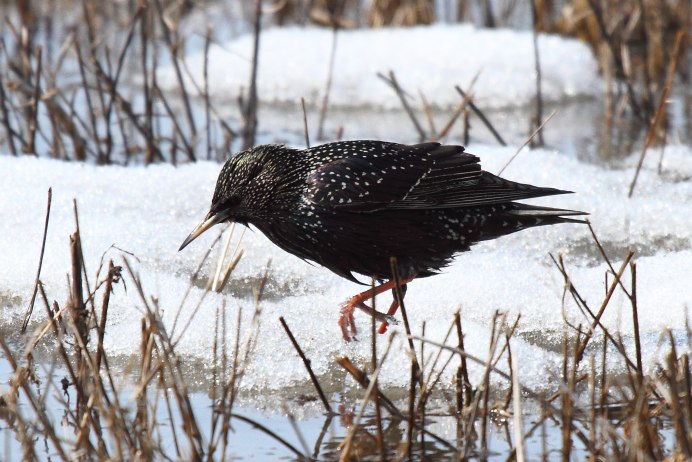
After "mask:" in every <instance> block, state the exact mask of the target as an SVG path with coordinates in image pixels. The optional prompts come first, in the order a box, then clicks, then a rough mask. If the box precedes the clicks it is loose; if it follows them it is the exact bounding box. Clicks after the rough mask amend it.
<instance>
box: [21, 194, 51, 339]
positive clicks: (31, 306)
mask: <svg viewBox="0 0 692 462" xmlns="http://www.w3.org/2000/svg"><path fill="white" fill-rule="evenodd" d="M52 200H53V188H48V199H47V201H46V220H45V222H44V225H43V239H42V240H41V253H40V255H39V257H38V269H37V270H36V278H35V279H34V292H33V293H32V294H31V301H30V302H29V308H27V310H26V314H25V315H24V322H23V323H22V334H25V333H26V327H27V326H28V325H29V319H30V318H31V313H32V312H33V311H34V302H35V301H36V293H37V292H38V282H39V278H40V277H41V268H42V267H43V254H44V253H45V251H46V237H47V235H48V221H49V220H50V205H51V202H52Z"/></svg>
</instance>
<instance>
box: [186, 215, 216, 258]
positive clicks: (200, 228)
mask: <svg viewBox="0 0 692 462" xmlns="http://www.w3.org/2000/svg"><path fill="white" fill-rule="evenodd" d="M227 218H228V214H227V213H223V212H222V213H214V212H209V213H208V214H207V216H205V217H204V219H203V220H202V221H200V222H199V224H198V225H197V226H195V229H193V230H192V232H191V233H190V235H189V236H188V237H186V238H185V240H184V241H183V243H182V245H181V246H180V248H179V249H178V252H180V251H181V250H183V249H184V248H185V247H187V245H188V244H189V243H190V242H192V241H194V240H195V239H197V238H198V237H199V236H200V235H202V233H204V232H205V231H206V230H208V229H209V228H211V227H212V226H214V225H216V224H219V223H221V222H222V221H224V220H226V219H227Z"/></svg>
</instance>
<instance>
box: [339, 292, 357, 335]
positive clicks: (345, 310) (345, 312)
mask: <svg viewBox="0 0 692 462" xmlns="http://www.w3.org/2000/svg"><path fill="white" fill-rule="evenodd" d="M353 309H354V307H353V304H352V303H350V301H349V302H347V303H346V304H345V305H344V306H342V307H341V316H339V327H340V328H341V336H342V337H343V338H344V340H345V341H347V342H350V341H351V340H358V339H357V338H356V334H357V333H358V330H357V329H356V320H355V319H354V317H353ZM349 330H350V331H351V333H350V335H349Z"/></svg>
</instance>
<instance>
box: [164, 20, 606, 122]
mask: <svg viewBox="0 0 692 462" xmlns="http://www.w3.org/2000/svg"><path fill="white" fill-rule="evenodd" d="M336 40H337V43H336V55H335V59H334V72H333V80H332V90H331V92H330V96H329V104H330V106H331V107H334V106H349V107H350V106H356V107H360V106H378V107H383V108H400V107H401V103H400V101H399V99H398V97H397V96H396V94H395V93H394V92H393V91H392V90H391V89H390V88H388V86H387V84H385V83H384V82H383V81H382V80H381V79H380V78H378V77H377V73H378V72H379V73H382V74H385V75H386V74H388V72H389V71H390V70H391V71H393V72H394V73H395V75H396V78H397V80H398V81H399V83H400V84H401V86H402V87H403V88H404V89H405V90H406V91H407V92H409V93H410V95H411V96H412V99H413V101H412V105H413V106H415V107H419V106H420V102H419V99H420V98H419V96H418V92H419V91H420V92H421V93H422V94H423V95H425V98H426V99H427V100H428V101H429V102H430V103H431V104H432V105H435V106H438V107H440V108H445V109H447V108H454V107H456V106H457V105H458V104H459V103H460V102H461V97H460V96H459V94H458V93H457V92H456V91H455V90H454V86H455V85H459V86H460V87H461V88H462V89H465V90H466V89H468V87H469V84H470V83H471V82H472V81H473V79H474V78H475V77H476V76H478V79H477V81H476V82H475V84H474V85H473V87H472V92H473V95H474V101H475V102H476V104H477V105H478V106H479V107H482V108H484V109H487V108H499V107H509V106H521V105H525V104H529V103H531V102H532V101H533V99H534V97H535V93H536V83H535V82H536V73H535V64H534V51H533V35H532V33H531V32H530V31H514V30H508V29H492V30H491V29H479V28H476V27H474V26H472V25H443V24H438V25H434V26H425V27H413V28H382V29H369V30H342V31H339V33H338V35H337V39H336ZM332 41H333V35H332V32H331V30H329V29H320V28H312V27H308V28H299V27H284V28H273V29H268V30H265V31H263V32H262V35H261V37H260V49H259V61H258V62H259V67H258V77H257V92H258V95H259V98H260V100H261V101H262V102H264V103H292V104H295V103H296V102H299V101H300V98H301V97H304V98H305V100H306V101H307V102H308V103H311V104H315V105H317V104H319V103H320V101H321V100H322V97H323V96H322V95H323V94H324V89H325V82H326V79H327V73H328V63H329V60H330V55H331V49H332ZM538 47H539V57H540V64H541V70H542V75H541V77H542V94H543V99H544V101H546V102H551V101H561V100H563V99H565V98H574V97H582V96H587V97H596V96H598V95H600V94H601V92H602V87H603V85H602V82H601V79H600V78H599V76H598V70H597V63H596V60H595V58H594V57H593V54H592V52H591V50H590V49H589V48H588V46H587V45H585V44H584V43H582V42H580V41H578V40H575V39H567V38H563V37H559V36H556V35H548V34H540V35H539V37H538ZM252 55H253V37H252V35H244V36H241V37H239V38H237V39H234V40H231V41H229V42H226V43H222V44H214V45H212V46H211V47H210V49H209V56H208V66H209V75H211V76H214V78H213V79H212V80H211V81H210V88H211V91H212V93H213V94H214V95H216V96H217V97H219V98H226V99H228V100H229V101H230V100H235V98H236V97H237V96H238V95H239V94H241V93H243V92H244V93H247V88H248V85H249V81H250V73H251V64H252ZM186 64H187V67H188V68H189V69H190V71H191V76H192V78H193V79H194V80H195V81H196V82H198V83H200V82H203V69H204V55H203V53H202V52H201V51H198V52H196V53H195V52H193V53H191V54H189V55H188V56H187V58H186ZM158 83H159V85H160V86H161V87H163V88H167V89H169V90H170V91H173V89H175V88H177V86H178V83H177V78H176V76H175V72H174V70H173V68H172V67H170V66H169V67H168V68H163V69H161V71H160V74H159V75H158Z"/></svg>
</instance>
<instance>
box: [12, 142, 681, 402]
mask: <svg viewBox="0 0 692 462" xmlns="http://www.w3.org/2000/svg"><path fill="white" fill-rule="evenodd" d="M469 151H471V152H474V153H477V154H479V155H481V156H482V158H483V165H484V167H485V168H486V169H488V170H490V171H494V172H496V171H498V170H499V168H500V167H501V166H502V165H504V163H505V162H506V160H507V159H508V158H509V157H510V156H511V155H512V154H513V150H512V149H510V148H496V147H488V146H472V147H471V148H470V149H469ZM691 156H692V149H690V148H687V147H669V148H668V149H667V150H666V156H665V158H664V169H663V170H664V171H663V174H661V175H659V174H658V173H657V170H656V167H657V166H656V162H657V160H658V159H657V158H656V159H654V157H657V156H651V160H647V162H646V163H645V166H644V169H643V171H642V173H641V175H640V178H639V183H638V186H637V190H636V192H635V195H634V198H633V199H629V200H628V199H627V197H626V193H627V188H628V186H629V182H630V180H631V178H632V176H633V172H634V167H633V165H634V164H635V162H636V159H635V156H632V157H631V159H630V162H629V164H630V166H625V167H623V168H622V169H620V170H603V169H601V168H598V167H595V166H593V165H589V164H584V163H581V162H579V161H577V160H575V159H573V158H570V157H567V156H565V155H564V154H562V153H559V152H552V151H547V150H534V151H525V152H523V153H522V154H521V155H520V156H519V157H518V158H517V159H516V160H515V161H514V163H512V164H511V166H510V167H509V168H508V169H507V171H506V172H505V173H504V176H506V177H508V178H511V179H514V180H518V181H523V182H529V183H534V184H539V185H546V186H554V187H558V188H564V189H571V190H574V191H576V192H577V194H575V195H570V196H559V197H550V198H544V199H539V200H537V201H536V202H537V203H541V204H545V205H552V206H559V207H565V208H572V209H578V210H586V211H589V212H590V213H591V220H592V221H593V223H594V227H595V229H596V232H597V233H598V234H599V237H600V238H601V240H602V241H603V243H604V245H605V247H606V249H607V250H608V251H609V252H610V254H611V257H613V258H614V260H615V262H614V264H615V265H616V266H617V265H619V264H620V261H621V260H622V257H623V255H624V253H625V250H626V249H627V248H630V247H632V248H635V249H637V250H638V253H639V256H638V257H637V275H638V280H637V295H638V300H639V316H640V326H641V330H642V343H643V351H644V353H645V361H646V364H648V367H651V366H652V365H653V364H654V362H655V360H656V359H657V356H658V355H659V351H660V347H659V346H658V338H659V334H660V333H661V331H662V329H664V328H666V327H670V328H672V329H673V330H674V331H675V332H676V333H678V334H679V333H681V332H682V331H683V329H684V320H685V314H686V309H687V308H686V307H688V306H690V305H692V290H690V287H689V269H690V268H692V245H691V243H692V214H690V213H687V212H686V211H689V204H690V203H691V202H692V183H691V182H690V181H689V178H690V176H692V163H691V162H690V159H691V158H692V157H691ZM218 170H219V165H216V164H211V163H204V162H200V163H198V164H196V165H186V166H183V167H179V168H173V167H170V166H167V165H158V166H151V167H147V168H140V167H128V168H123V167H94V166H90V165H82V164H76V163H62V162H56V161H50V160H37V159H33V158H12V157H9V156H0V184H1V185H2V194H1V195H0V216H2V217H3V219H2V221H1V222H0V255H1V256H2V261H3V264H2V265H0V302H2V305H3V306H2V315H3V321H2V322H3V323H5V325H6V326H7V325H9V326H12V325H14V326H17V325H18V324H19V322H20V320H21V318H22V315H23V313H24V309H25V307H26V305H27V303H28V300H29V298H30V295H31V291H32V287H33V280H34V276H35V272H36V265H37V263H38V258H39V252H40V244H41V242H40V241H41V235H42V229H43V219H44V210H45V201H46V191H47V189H48V187H49V186H52V187H53V206H52V213H51V217H50V226H49V232H48V239H47V244H46V254H45V260H44V265H43V269H42V273H41V279H42V281H43V282H44V284H45V287H46V292H47V293H48V295H49V298H50V299H51V300H52V299H56V300H58V302H59V303H63V302H64V300H65V299H66V290H65V287H66V282H65V274H66V273H67V271H68V268H69V253H68V242H69V240H68V236H69V234H70V233H72V232H73V230H74V220H73V212H72V203H71V201H72V198H76V199H77V203H78V205H79V212H80V225H81V231H82V240H83V244H84V251H85V256H86V264H87V271H88V272H89V274H90V275H93V274H94V273H95V271H96V266H97V263H98V261H99V258H100V257H101V255H102V254H103V253H104V252H107V257H110V258H113V259H114V260H115V261H116V264H122V258H123V253H122V252H121V251H120V250H118V249H123V250H125V251H128V252H131V253H132V254H134V257H132V256H128V257H127V258H128V259H129V261H130V263H131V264H132V265H133V267H134V268H135V270H136V271H137V272H138V273H139V275H140V276H141V278H142V281H143V285H144V289H145V291H146V293H147V294H149V295H154V296H156V297H157V298H158V303H159V306H160V307H161V309H162V310H163V320H164V323H165V324H166V325H167V326H168V328H169V329H170V328H171V326H172V325H173V322H174V319H175V318H176V313H177V309H178V306H179V304H180V302H181V300H182V299H183V295H184V293H185V291H186V290H187V288H188V285H189V279H190V274H191V273H192V272H193V271H194V269H195V268H196V266H197V264H198V261H199V260H200V259H201V257H202V255H203V254H204V252H205V250H206V248H207V246H208V245H209V244H210V243H211V242H212V240H213V238H214V232H211V233H209V235H205V236H202V237H201V238H200V239H198V240H197V241H195V243H193V244H192V245H191V246H190V247H188V248H187V249H185V251H184V252H182V253H178V252H177V249H178V246H179V245H180V243H181V242H182V240H183V239H184V238H185V236H186V235H187V234H188V232H189V231H190V230H191V229H192V227H193V226H194V225H195V224H196V223H197V221H198V220H199V219H200V218H201V217H202V215H203V214H204V213H205V212H206V209H207V207H208V204H209V201H210V198H211V194H212V190H213V187H214V182H215V179H216V175H217V173H218ZM685 178H687V179H685ZM113 245H114V246H116V247H117V249H116V248H112V247H111V246H113ZM243 246H244V248H245V250H246V253H245V256H244V257H243V259H242V260H241V263H240V265H239V266H238V268H237V270H236V272H235V273H234V279H233V280H232V281H231V286H232V287H231V291H232V293H233V294H234V295H230V294H225V295H216V294H210V295H208V296H207V297H206V299H205V300H204V301H203V303H202V304H201V305H200V306H199V308H198V309H197V310H196V311H195V309H196V308H197V302H198V300H199V299H200V297H201V295H202V293H203V291H202V289H200V288H197V287H194V288H193V289H192V292H191V294H190V296H189V298H188V300H187V302H186V303H185V304H184V306H183V308H182V312H181V315H180V320H179V321H178V325H177V327H176V333H175V334H174V337H176V336H177V335H179V334H180V333H181V332H182V328H183V326H184V325H185V324H186V323H187V320H188V319H189V318H190V317H192V316H193V315H194V317H193V319H192V321H191V322H190V324H189V327H188V328H187V330H186V332H185V333H184V335H183V336H182V339H181V340H180V342H179V344H178V352H179V353H181V354H184V355H186V356H187V357H189V358H192V359H194V360H196V361H199V362H201V363H202V364H206V365H209V364H211V361H212V358H213V353H212V345H213V337H214V335H213V332H214V329H215V313H216V310H217V309H218V308H220V307H222V306H225V310H226V312H227V313H228V332H234V331H235V327H234V326H235V319H236V316H237V310H238V309H239V308H242V310H243V311H242V314H243V316H242V323H243V324H242V326H243V327H242V328H241V331H242V332H244V333H246V332H248V331H249V330H250V328H249V326H250V318H251V316H252V313H253V311H254V304H253V302H252V298H251V296H250V293H251V289H250V287H251V286H252V285H253V282H257V281H258V280H259V279H260V275H261V274H262V272H263V271H264V268H265V267H266V265H267V262H268V260H270V259H271V260H272V264H271V268H270V270H269V285H268V288H267V298H266V299H265V300H264V301H263V302H262V303H261V305H260V306H261V314H260V328H259V335H258V337H257V343H256V349H255V353H254V356H253V358H252V362H251V366H250V368H249V369H248V371H247V375H246V377H245V379H244V380H245V381H244V383H243V386H244V387H245V388H249V389H257V390H262V389H264V390H266V389H278V388H282V387H287V386H297V385H301V384H304V383H306V381H307V375H306V373H305V371H304V369H303V367H302V365H301V364H300V362H299V359H298V358H297V356H296V355H295V353H294V351H293V350H292V349H291V347H290V345H289V343H288V341H287V339H286V336H285V333H284V332H283V330H282V328H281V326H280V324H279V322H278V317H279V316H281V315H282V316H284V317H285V318H286V320H287V322H288V324H289V325H290V326H291V327H292V329H293V332H294V334H295V336H296V338H297V339H298V341H299V342H300V344H301V345H302V347H303V348H304V350H305V352H306V354H307V356H308V357H309V358H310V359H311V360H312V365H313V367H314V368H315V372H316V373H317V374H322V375H326V374H329V373H330V371H332V370H334V359H335V358H336V357H337V356H339V355H343V354H346V355H349V356H350V357H351V358H352V359H354V360H355V361H360V362H361V363H366V362H367V361H369V358H370V351H369V350H370V341H369V334H368V330H369V325H370V324H369V319H368V317H367V316H366V315H364V314H363V313H357V315H356V321H357V323H358V327H359V329H360V330H361V332H363V333H362V334H361V335H360V338H361V341H360V342H353V343H350V344H345V343H344V342H343V341H342V340H341V338H340V334H339V331H338V328H337V326H336V319H337V316H338V306H339V303H340V302H342V301H344V300H345V299H346V298H347V297H348V296H350V295H353V294H354V293H355V292H357V291H360V290H362V287H359V286H356V285H354V284H352V283H349V282H348V281H345V280H342V279H340V278H338V277H336V276H334V275H332V274H331V273H329V272H328V271H327V270H324V269H321V268H318V267H314V266H310V265H308V264H306V263H304V262H302V261H301V260H299V259H297V258H295V257H293V256H291V255H288V254H286V253H284V252H281V251H280V250H278V249H277V248H276V247H275V246H273V245H271V244H270V243H268V241H267V240H266V239H265V238H264V237H263V236H262V235H261V234H260V233H259V232H248V233H246V234H245V239H244V243H243ZM549 252H552V253H553V254H558V253H563V254H564V255H565V262H566V265H567V268H568V270H569V271H570V273H571V275H572V278H573V281H574V284H575V285H576V287H577V288H578V289H579V291H580V293H581V295H582V296H583V297H584V298H585V299H586V300H587V302H588V303H589V304H590V306H591V308H592V309H597V308H598V306H599V305H600V303H601V301H602V300H603V294H604V287H603V280H604V272H605V270H606V265H605V264H604V263H603V262H602V260H601V259H600V258H599V257H598V254H597V252H596V250H595V248H594V246H593V244H592V243H591V238H590V236H589V233H588V229H587V228H586V227H585V226H581V225H560V226H553V227H548V228H543V229H532V230H528V231H523V232H520V233H516V234H514V235H512V236H508V237H506V238H503V239H500V240H497V241H493V242H488V243H484V244H481V245H478V246H477V247H476V248H474V250H473V251H471V252H469V253H467V254H463V255H461V256H459V257H458V258H457V260H456V262H455V263H454V264H453V265H452V266H451V267H450V268H448V269H447V270H446V271H445V272H444V273H443V274H441V275H439V276H435V277H432V278H427V279H423V280H419V281H415V282H414V283H412V284H411V286H410V289H409V293H408V295H407V299H406V301H407V307H408V313H409V316H410V319H411V322H412V329H413V331H414V332H415V333H419V332H420V331H421V326H422V322H423V321H425V322H426V336H428V337H429V338H431V339H435V340H440V339H441V338H442V337H443V336H444V333H445V332H446V330H447V328H448V326H449V325H450V323H451V321H452V319H453V316H454V312H455V311H456V310H457V309H459V307H461V309H462V320H463V326H464V329H465V332H466V334H467V337H466V347H467V349H468V350H469V351H470V352H471V353H472V354H475V355H477V356H479V357H482V358H483V357H485V356H486V354H487V346H488V337H489V324H490V320H491V319H492V316H493V311H494V310H496V309H499V310H504V311H508V312H509V313H510V316H512V317H513V316H516V315H518V314H519V313H521V315H522V318H521V321H520V325H519V326H520V327H519V330H520V333H519V336H517V337H516V338H515V339H514V340H513V345H512V351H513V354H514V355H516V356H518V358H519V360H520V364H522V368H521V371H520V379H521V380H522V381H523V382H524V383H525V384H526V385H528V386H531V387H534V388H540V387H541V386H543V385H544V384H545V383H547V382H548V381H549V380H551V379H550V378H551V377H552V376H551V373H552V372H555V371H556V370H557V369H556V368H558V366H559V364H560V356H559V354H558V353H556V351H558V352H559V345H560V341H561V335H562V334H561V333H562V330H563V328H564V322H563V311H562V290H563V281H562V278H561V276H560V274H559V273H558V271H557V270H556V269H555V268H554V266H553V265H552V263H551V261H550V259H549V257H548V253H549ZM211 272H212V269H211V268H210V267H209V266H207V267H205V269H204V274H205V275H209V274H210V273H211ZM91 282H92V285H93V281H91ZM99 299H100V298H99ZM565 300H566V301H565V308H564V315H565V316H566V317H567V318H568V319H569V320H570V322H573V323H575V324H577V323H582V324H585V323H586V320H585V319H584V318H583V317H582V315H581V314H580V312H579V310H578V309H577V308H576V307H575V306H574V304H573V303H572V302H571V300H570V299H569V297H566V299H565ZM388 302H389V298H388V297H382V298H381V299H378V306H379V307H383V306H384V305H385V304H388ZM224 303H225V305H224ZM141 307H142V303H141V300H140V299H139V298H138V295H137V291H136V290H134V287H133V285H132V282H131V280H128V281H127V290H125V287H124V286H123V285H122V284H118V285H117V286H116V287H115V293H114V295H113V297H111V308H110V312H109V322H108V326H107V335H106V345H107V348H108V350H109V351H110V352H111V353H114V354H124V355H133V354H136V352H137V351H138V348H139V346H138V345H139V338H138V334H137V333H138V332H139V322H140V318H141V315H142V308H141ZM42 311H43V310H42V309H37V310H35V314H34V318H33V320H34V322H36V321H38V320H40V319H41V318H42ZM604 323H605V324H606V326H608V327H609V328H611V329H613V330H619V331H620V332H622V335H623V336H624V338H625V339H626V341H627V339H629V338H631V325H632V324H631V314H630V309H629V304H628V303H627V301H626V300H625V299H624V297H622V296H620V295H618V296H616V297H615V299H614V300H613V301H612V302H611V304H610V306H609V308H608V310H607V311H606V314H605V317H604ZM34 325H35V324H34ZM678 337H679V338H680V344H679V345H678V347H679V348H681V349H683V350H685V349H687V348H688V347H687V345H686V343H685V342H684V341H683V340H682V336H678ZM385 340H386V337H385V336H379V337H378V341H379V346H380V347H383V345H384V343H385ZM402 340H403V338H402V336H399V339H398V340H396V343H395V345H394V349H393V351H392V353H391V356H390V358H389V360H388V361H387V363H386V366H385V369H384V371H383V373H382V376H381V381H382V383H383V384H384V385H385V386H404V385H406V384H407V382H408V367H403V366H402V364H407V362H408V360H407V359H406V347H405V346H404V344H403V342H402ZM427 351H428V352H429V351H432V350H431V349H428V350H427ZM610 358H611V359H612V360H613V361H614V362H618V361H617V356H616V355H615V354H611V355H610ZM503 364H504V363H503ZM614 367H616V368H617V367H619V368H622V363H621V362H619V365H617V364H616V365H615V366H614ZM450 372H451V369H450ZM472 374H474V376H473V377H472V379H473V378H475V379H478V377H479V376H480V374H481V370H480V369H479V368H478V367H475V368H473V369H472ZM336 377H340V375H336ZM448 379H449V380H448ZM444 380H446V383H450V380H451V379H450V378H449V377H447V378H446V379H444Z"/></svg>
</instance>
